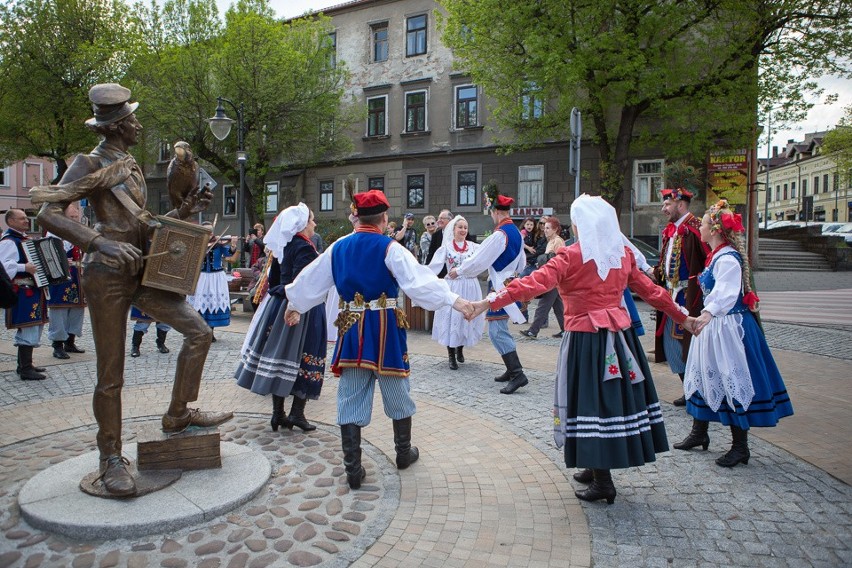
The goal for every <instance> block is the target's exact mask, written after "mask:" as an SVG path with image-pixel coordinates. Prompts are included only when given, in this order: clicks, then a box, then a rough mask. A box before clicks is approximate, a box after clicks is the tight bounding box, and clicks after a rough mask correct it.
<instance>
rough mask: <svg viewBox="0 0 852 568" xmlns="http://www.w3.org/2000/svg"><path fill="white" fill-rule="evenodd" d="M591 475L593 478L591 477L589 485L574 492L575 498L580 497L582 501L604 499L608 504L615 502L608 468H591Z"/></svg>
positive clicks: (613, 487)
mask: <svg viewBox="0 0 852 568" xmlns="http://www.w3.org/2000/svg"><path fill="white" fill-rule="evenodd" d="M592 475H593V477H594V479H592V484H591V485H589V488H588V489H583V490H582V491H575V492H574V495H576V496H577V499H582V500H583V501H598V500H599V499H606V502H607V504H609V505H612V504H613V503H615V494H616V493H615V485H613V484H612V475H610V473H609V470H608V469H594V470H592Z"/></svg>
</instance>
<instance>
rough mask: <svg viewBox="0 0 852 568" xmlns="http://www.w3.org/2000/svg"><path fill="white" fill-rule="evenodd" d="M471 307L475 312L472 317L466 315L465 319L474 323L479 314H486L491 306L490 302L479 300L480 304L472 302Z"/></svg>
mask: <svg viewBox="0 0 852 568" xmlns="http://www.w3.org/2000/svg"><path fill="white" fill-rule="evenodd" d="M470 305H471V306H472V307H473V312H472V313H471V314H470V315H465V319H466V320H468V321H472V320H473V319H474V318H476V316H478V315H479V314H482V313H484V312H485V311H486V310H488V307H489V304H488V300H479V301H478V302H470Z"/></svg>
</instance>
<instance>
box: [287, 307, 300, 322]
mask: <svg viewBox="0 0 852 568" xmlns="http://www.w3.org/2000/svg"><path fill="white" fill-rule="evenodd" d="M301 319H302V314H300V313H299V312H297V311H296V310H294V309H292V308H289V307H288V308H287V311H285V312H284V321H285V322H287V325H289V326H293V325H298V324H299V321H300V320H301Z"/></svg>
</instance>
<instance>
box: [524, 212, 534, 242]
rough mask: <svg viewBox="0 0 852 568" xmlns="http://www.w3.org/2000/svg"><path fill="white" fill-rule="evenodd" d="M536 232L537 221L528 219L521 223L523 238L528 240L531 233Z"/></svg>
mask: <svg viewBox="0 0 852 568" xmlns="http://www.w3.org/2000/svg"><path fill="white" fill-rule="evenodd" d="M534 230H535V219H533V218H532V217H527V218H526V219H524V222H523V223H521V236H522V237H524V238H527V235H529V234H530V233H531V232H533V231H534Z"/></svg>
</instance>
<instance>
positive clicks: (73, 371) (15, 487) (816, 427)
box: [0, 310, 852, 568]
mask: <svg viewBox="0 0 852 568" xmlns="http://www.w3.org/2000/svg"><path fill="white" fill-rule="evenodd" d="M648 315H649V314H648V312H647V310H645V311H644V312H643V317H644V318H646V325H647V326H648V327H649V328H650V326H651V325H652V322H650V320H647V318H648ZM234 316H235V317H234V323H233V325H232V326H231V327H230V328H228V329H227V330H226V331H220V330H217V337H218V338H219V341H218V342H217V343H216V344H214V345H213V347H212V349H211V353H210V357H209V358H208V363H207V365H206V367H205V382H204V384H203V386H202V391H201V396H200V399H199V404H200V405H201V406H202V407H203V408H208V409H221V410H225V409H232V410H235V411H236V413H237V418H236V419H235V421H234V422H232V423H229V424H228V425H226V427H224V428H223V438H224V439H226V440H228V441H232V442H236V443H243V444H246V445H249V446H251V447H253V448H255V449H256V450H257V451H261V452H264V453H265V454H266V455H267V456H268V457H270V460H271V461H272V462H273V464H274V466H275V471H276V473H275V474H274V475H273V478H272V479H271V480H270V485H269V494H267V495H262V496H259V497H258V498H257V499H255V500H253V501H252V502H250V503H248V504H247V505H245V506H243V507H240V508H238V509H236V510H234V511H233V512H232V513H230V514H227V515H223V516H222V517H219V518H217V519H213V520H210V521H209V522H207V523H203V524H201V525H199V526H197V527H192V528H189V529H185V530H182V531H176V532H175V533H174V534H169V535H152V536H149V537H142V538H138V539H134V540H133V541H104V542H101V541H93V542H68V541H67V540H65V539H63V538H60V537H56V536H54V535H50V534H47V533H41V532H40V531H38V530H35V529H32V528H31V527H28V526H27V525H26V524H25V523H24V522H23V521H22V520H21V519H20V518H19V513H18V511H17V508H16V506H15V496H16V494H17V492H18V491H19V490H20V487H21V486H22V485H23V483H24V482H25V481H26V480H27V479H28V478H29V476H31V475H32V473H33V472H34V471H40V470H42V469H44V468H45V467H47V466H48V465H50V464H53V463H58V462H60V461H63V460H64V459H67V458H68V457H72V456H73V455H78V454H79V453H80V452H84V451H89V450H91V449H93V448H94V432H95V428H94V419H93V416H92V411H91V390H92V386H93V384H94V376H95V364H94V357H93V355H92V353H91V351H90V352H89V353H86V354H85V355H83V356H75V358H72V359H70V360H68V361H63V362H61V363H60V362H59V361H57V360H52V361H50V360H49V358H48V357H44V355H49V350H48V349H47V348H46V347H43V348H41V349H38V350H37V354H39V353H38V352H42V353H40V354H39V355H40V357H39V359H38V360H40V361H49V362H51V363H52V362H56V363H57V364H56V365H51V366H50V367H49V370H48V375H49V377H50V378H49V379H48V380H47V381H42V382H23V381H20V380H18V378H17V376H16V375H15V374H14V351H12V350H11V342H10V341H9V339H10V337H11V335H10V334H9V333H8V332H5V331H4V332H2V333H0V365H3V366H2V367H0V390H2V394H3V396H2V397H0V567H3V566H25V565H26V566H38V565H42V566H53V565H73V566H114V565H119V566H125V565H126V566H133V567H141V566H202V567H205V568H212V567H214V566H221V567H230V566H233V567H237V566H290V565H295V566H308V565H322V566H350V565H351V566H358V567H361V566H364V567H366V566H470V567H491V566H522V567H526V566H592V565H593V566H595V567H601V566H604V567H608V566H611V567H616V566H676V567H677V566H701V565H706V566H719V565H728V566H743V567H746V566H748V567H751V566H826V567H828V566H843V565H852V551H851V550H850V542H852V520H850V519H852V515H850V513H852V488H850V486H849V483H852V452H849V451H848V450H847V443H848V442H847V441H848V440H849V439H850V437H852V421H850V420H849V419H848V415H849V410H850V404H849V400H848V397H845V395H843V393H845V392H846V391H848V389H845V388H844V386H845V384H844V381H846V377H847V376H848V365H849V363H848V360H846V359H842V358H838V357H823V356H816V355H810V354H807V353H804V352H801V351H792V350H789V351H788V350H779V349H777V348H776V347H774V346H773V349H774V350H775V354H776V358H777V361H778V363H779V366H780V367H781V370H782V374H783V376H784V377H785V380H786V382H787V386H788V389H789V390H790V393H791V399H792V400H793V404H794V408H795V411H796V415H795V416H793V417H790V418H788V419H786V420H784V421H782V422H781V424H780V425H779V427H777V428H774V429H755V430H753V435H752V438H751V449H752V459H751V460H750V462H749V464H748V465H747V466H739V467H737V468H734V469H732V470H726V469H722V468H719V467H717V466H716V465H715V464H714V463H713V459H715V458H716V457H717V456H718V455H720V454H721V453H723V452H724V451H726V450H727V448H728V446H729V443H730V434H729V432H726V431H725V430H724V429H723V428H721V427H719V426H718V425H712V426H711V430H710V435H711V446H710V451H708V452H700V451H698V452H677V451H670V452H667V453H664V454H661V455H660V456H659V459H658V461H657V462H655V463H652V464H649V465H646V466H644V467H641V468H631V469H627V470H619V471H615V472H613V473H614V475H613V477H614V480H615V483H616V486H617V488H618V497H617V499H616V502H615V504H614V505H612V506H606V505H605V504H603V503H592V504H587V503H581V502H580V501H578V500H577V499H576V498H575V497H574V495H573V491H574V489H575V488H577V487H579V485H577V484H576V483H575V482H574V481H573V480H571V478H570V475H571V474H572V473H573V471H571V470H567V469H566V468H565V466H564V462H563V460H562V455H561V454H560V452H559V451H557V450H556V449H555V447H554V445H553V442H552V435H551V418H550V413H551V408H552V400H553V394H552V393H553V379H552V376H553V374H554V371H555V363H556V352H557V349H558V340H556V339H551V338H550V337H546V338H545V337H542V336H540V337H541V338H540V339H537V340H528V339H523V340H519V342H518V350H519V353H520V356H521V360H522V362H523V363H524V365H525V366H526V368H527V370H528V375H529V377H530V385H529V386H528V387H525V388H523V389H521V390H520V391H518V393H516V394H515V395H511V396H506V395H501V394H499V392H498V391H499V386H500V385H499V384H497V383H495V382H494V381H493V376H494V375H496V374H499V372H500V370H501V367H502V363H501V361H500V359H499V356H498V355H497V354H496V352H495V351H494V349H493V348H492V347H491V346H490V344H489V343H488V342H487V340H484V341H483V342H481V343H480V344H479V345H477V346H475V347H473V348H468V349H466V350H465V355H466V358H467V362H466V363H464V364H462V365H461V369H460V370H459V371H455V372H454V371H450V370H449V369H448V368H447V362H446V350H445V349H443V348H442V347H441V346H439V345H436V344H435V343H434V342H432V341H431V339H430V337H429V334H427V333H425V332H414V333H411V334H410V335H409V346H410V351H411V365H412V370H413V373H412V377H411V384H412V390H413V391H414V396H415V400H416V401H417V405H418V412H417V414H416V415H415V417H414V429H413V432H414V435H413V441H414V443H415V445H418V446H419V447H420V451H421V459H420V461H418V462H417V463H416V464H415V465H413V466H412V467H411V468H409V469H407V470H404V471H397V470H396V469H395V468H394V467H393V465H392V460H393V455H394V450H393V435H392V430H391V423H390V420H389V419H387V418H386V417H385V416H384V415H383V413H382V410H381V404H380V402H379V400H378V399H377V401H376V402H377V404H376V407H375V412H374V415H373V416H374V419H373V423H372V424H371V425H370V426H369V427H367V428H365V429H364V432H363V436H364V440H365V456H366V459H365V462H366V464H367V469H368V473H369V476H368V478H367V480H366V485H365V488H366V489H365V490H364V491H360V492H350V491H349V490H348V488H347V487H346V486H345V484H344V483H343V479H344V477H345V476H344V475H343V473H342V467H341V466H340V463H341V460H340V450H339V440H338V436H339V432H338V430H337V428H336V426H335V414H336V408H335V394H336V380H335V379H333V378H332V377H330V376H329V377H328V378H327V380H326V384H325V387H324V390H323V394H322V397H321V399H320V400H319V401H311V402H309V403H308V406H307V415H308V417H309V419H311V420H312V421H315V422H317V423H318V425H319V426H320V427H319V430H318V431H317V432H314V433H310V434H302V433H300V432H298V431H296V432H291V431H284V432H278V433H273V432H271V431H270V429H269V424H268V415H269V414H268V413H269V410H270V409H269V408H268V407H269V406H270V401H269V400H268V399H267V398H264V397H259V396H256V395H253V394H252V393H249V392H247V391H245V390H243V389H240V388H238V387H236V386H234V384H233V382H232V380H231V378H230V376H231V374H232V372H233V369H234V368H235V366H236V359H237V352H238V349H239V346H240V344H241V343H242V338H243V334H244V332H245V329H246V327H247V325H248V317H247V315H244V314H242V313H235V314H234ZM771 325H778V326H782V327H780V328H779V329H783V330H785V333H786V330H787V328H789V327H794V328H795V329H796V330H797V331H796V332H795V333H792V332H791V334H792V335H796V334H797V335H798V337H799V344H800V345H803V346H807V344H808V339H807V333H808V332H810V331H821V332H823V333H827V334H833V333H841V332H840V331H834V330H832V329H818V328H812V327H805V326H791V325H789V324H771ZM783 326H786V327H783ZM511 329H512V330H513V332H515V333H516V334H517V332H518V331H519V330H520V329H523V327H522V326H512V327H511ZM772 333H773V330H772V329H769V331H768V332H767V335H768V336H769V340H770V344H772V337H771V335H772ZM178 340H179V337H178V336H177V334H170V336H169V343H170V346H171V347H173V349H172V353H170V354H168V355H161V354H159V353H156V351H155V350H154V348H153V341H151V342H150V343H151V345H150V347H149V348H148V349H145V347H146V345H147V343H148V342H146V343H145V344H143V355H142V357H139V358H138V359H129V358H128V360H127V366H128V370H127V386H126V387H125V394H124V401H125V405H124V415H125V417H126V424H125V428H124V429H125V432H126V434H125V439H126V440H127V441H128V442H130V441H132V439H133V436H134V432H135V431H136V430H137V429H138V428H139V427H141V426H142V425H144V424H145V423H146V422H150V421H153V420H156V419H157V418H158V417H159V416H160V415H161V414H162V412H163V411H164V409H165V408H166V405H167V401H168V397H169V392H170V384H171V378H172V375H173V372H174V364H175V360H176V354H177V349H174V347H177V346H178ZM643 342H644V344H645V345H646V348H648V349H650V345H651V337H650V334H649V335H646V336H645V337H644V338H643ZM81 343H82V345H83V346H84V347H87V348H89V349H91V348H92V344H91V338H90V337H89V336H88V330H87V331H86V334H85V337H83V338H82V340H81ZM652 371H653V372H654V377H655V382H656V384H657V388H658V391H659V393H660V397H661V399H662V400H663V401H665V402H670V401H671V400H673V399H674V398H676V397H677V396H678V394H679V390H678V387H679V383H678V381H677V379H676V378H674V377H672V375H671V373H670V372H669V371H668V370H667V368H666V367H665V366H664V365H655V364H652ZM663 406H664V419H665V422H666V428H667V431H668V434H669V442H670V444H671V443H673V442H676V441H679V440H680V439H681V438H682V437H683V436H685V434H686V433H687V432H688V430H689V424H690V419H689V417H688V416H687V415H686V414H685V412H684V411H683V410H682V409H676V408H675V407H673V406H671V405H670V404H664V405H663ZM325 464H328V465H327V466H326V465H325ZM320 465H323V467H322V471H321V472H320V473H315V472H317V471H318V470H319V469H320ZM312 466H313V467H312ZM319 478H322V479H329V480H331V484H332V485H330V486H329V487H331V488H332V491H331V492H330V493H329V494H324V493H323V491H326V492H328V489H324V488H323V487H321V486H318V485H317V484H316V483H314V481H315V480H316V481H319ZM323 483H325V482H323ZM81 514H82V513H81Z"/></svg>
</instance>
